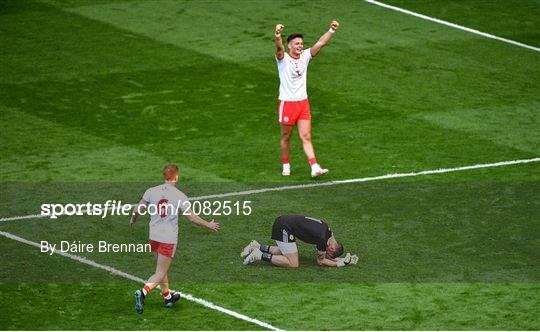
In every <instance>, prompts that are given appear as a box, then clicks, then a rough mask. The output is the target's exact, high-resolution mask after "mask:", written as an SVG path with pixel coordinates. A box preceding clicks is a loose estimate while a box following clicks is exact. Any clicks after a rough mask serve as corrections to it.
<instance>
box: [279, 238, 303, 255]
mask: <svg viewBox="0 0 540 332" xmlns="http://www.w3.org/2000/svg"><path fill="white" fill-rule="evenodd" d="M276 244H277V246H278V248H279V250H280V251H281V253H282V254H293V253H295V252H298V248H297V247H296V242H281V241H276Z"/></svg>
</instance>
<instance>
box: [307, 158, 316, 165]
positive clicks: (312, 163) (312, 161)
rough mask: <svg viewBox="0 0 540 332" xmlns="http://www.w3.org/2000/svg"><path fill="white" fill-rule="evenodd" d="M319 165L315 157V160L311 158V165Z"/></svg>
mask: <svg viewBox="0 0 540 332" xmlns="http://www.w3.org/2000/svg"><path fill="white" fill-rule="evenodd" d="M316 163H317V158H315V157H313V158H309V164H310V165H312V166H313V165H315V164H316Z"/></svg>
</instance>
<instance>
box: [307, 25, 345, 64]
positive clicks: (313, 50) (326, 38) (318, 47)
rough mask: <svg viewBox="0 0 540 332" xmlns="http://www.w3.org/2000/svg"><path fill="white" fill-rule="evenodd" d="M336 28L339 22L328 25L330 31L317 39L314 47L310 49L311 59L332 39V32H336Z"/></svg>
mask: <svg viewBox="0 0 540 332" xmlns="http://www.w3.org/2000/svg"><path fill="white" fill-rule="evenodd" d="M337 28H339V22H338V21H332V23H330V30H328V31H327V32H326V33H325V34H324V35H322V36H321V38H319V40H318V41H317V42H316V43H315V45H313V46H312V47H311V49H310V51H311V56H312V57H314V56H316V55H317V54H318V53H319V52H320V50H321V48H323V46H324V45H326V44H327V43H328V41H329V40H330V38H332V35H333V34H334V32H336V30H337Z"/></svg>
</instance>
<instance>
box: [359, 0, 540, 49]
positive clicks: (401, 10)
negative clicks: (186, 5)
mask: <svg viewBox="0 0 540 332" xmlns="http://www.w3.org/2000/svg"><path fill="white" fill-rule="evenodd" d="M364 1H365V2H368V3H371V4H373V5H377V6H381V7H384V8H387V9H391V10H395V11H397V12H400V13H404V14H407V15H412V16H415V17H418V18H421V19H424V20H428V21H431V22H435V23H439V24H442V25H446V26H449V27H452V28H455V29H459V30H463V31H467V32H470V33H474V34H476V35H479V36H482V37H486V38H491V39H495V40H498V41H502V42H504V43H508V44H512V45H516V46H519V47H524V48H528V49H530V50H533V51H536V52H540V48H539V47H535V46H531V45H527V44H523V43H520V42H517V41H515V40H511V39H506V38H503V37H499V36H495V35H492V34H489V33H485V32H482V31H478V30H475V29H471V28H467V27H464V26H462V25H459V24H455V23H451V22H447V21H443V20H440V19H438V18H434V17H431V16H427V15H423V14H419V13H416V12H413V11H410V10H407V9H403V8H400V7H396V6H391V5H388V4H385V3H382V2H379V1H375V0H364Z"/></svg>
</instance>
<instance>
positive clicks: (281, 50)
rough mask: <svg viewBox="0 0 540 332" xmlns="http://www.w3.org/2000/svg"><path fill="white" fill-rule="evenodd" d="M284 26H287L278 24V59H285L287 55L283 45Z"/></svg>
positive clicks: (276, 33)
mask: <svg viewBox="0 0 540 332" xmlns="http://www.w3.org/2000/svg"><path fill="white" fill-rule="evenodd" d="M283 28H285V26H284V25H283V24H278V25H276V31H275V36H276V58H277V59H278V60H281V59H283V57H284V56H285V48H284V47H283V41H282V40H281V31H283Z"/></svg>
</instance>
